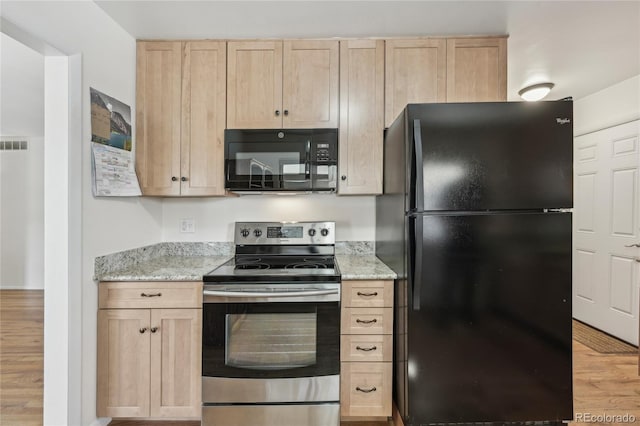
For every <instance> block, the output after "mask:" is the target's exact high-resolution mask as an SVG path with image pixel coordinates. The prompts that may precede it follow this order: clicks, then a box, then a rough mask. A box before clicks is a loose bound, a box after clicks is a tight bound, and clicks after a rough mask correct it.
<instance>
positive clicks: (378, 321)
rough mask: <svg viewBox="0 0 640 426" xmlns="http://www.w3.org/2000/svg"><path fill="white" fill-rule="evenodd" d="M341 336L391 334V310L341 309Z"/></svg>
mask: <svg viewBox="0 0 640 426" xmlns="http://www.w3.org/2000/svg"><path fill="white" fill-rule="evenodd" d="M341 317H342V318H341V319H340V321H341V326H340V333H341V334H391V331H392V330H393V308H342V315H341Z"/></svg>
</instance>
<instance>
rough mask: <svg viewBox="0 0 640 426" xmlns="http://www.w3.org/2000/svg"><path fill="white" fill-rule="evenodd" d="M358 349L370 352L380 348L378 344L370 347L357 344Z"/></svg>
mask: <svg viewBox="0 0 640 426" xmlns="http://www.w3.org/2000/svg"><path fill="white" fill-rule="evenodd" d="M356 349H357V350H359V351H364V352H370V351H375V350H376V349H378V348H377V347H376V346H371V347H370V348H363V347H360V346H356Z"/></svg>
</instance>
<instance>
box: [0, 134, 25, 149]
mask: <svg viewBox="0 0 640 426" xmlns="http://www.w3.org/2000/svg"><path fill="white" fill-rule="evenodd" d="M27 149H29V138H27V137H25V136H2V137H0V151H26V150H27Z"/></svg>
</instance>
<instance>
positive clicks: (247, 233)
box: [240, 228, 249, 238]
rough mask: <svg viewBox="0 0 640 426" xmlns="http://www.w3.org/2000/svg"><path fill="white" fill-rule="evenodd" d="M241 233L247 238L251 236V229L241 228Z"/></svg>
mask: <svg viewBox="0 0 640 426" xmlns="http://www.w3.org/2000/svg"><path fill="white" fill-rule="evenodd" d="M240 235H242V236H243V237H245V238H247V237H248V236H249V230H248V229H247V228H244V229H242V230H240Z"/></svg>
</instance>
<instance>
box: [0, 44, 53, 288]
mask: <svg viewBox="0 0 640 426" xmlns="http://www.w3.org/2000/svg"><path fill="white" fill-rule="evenodd" d="M0 69H1V72H0V75H1V76H2V79H1V81H0V136H23V137H26V138H22V139H27V140H28V142H29V149H28V150H25V151H22V150H21V151H0V208H1V210H2V212H1V213H0V288H4V289H7V288H13V289H42V288H43V287H44V280H43V275H44V251H43V248H44V210H43V209H44V206H43V201H44V177H43V169H44V145H43V135H44V57H43V56H42V55H41V54H40V53H38V52H36V51H34V50H31V49H30V48H28V47H26V46H25V45H23V44H21V43H19V42H18V41H16V40H14V39H12V38H11V37H9V36H7V35H5V34H0Z"/></svg>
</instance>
